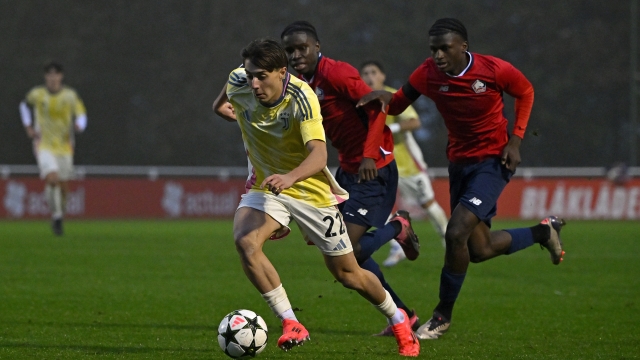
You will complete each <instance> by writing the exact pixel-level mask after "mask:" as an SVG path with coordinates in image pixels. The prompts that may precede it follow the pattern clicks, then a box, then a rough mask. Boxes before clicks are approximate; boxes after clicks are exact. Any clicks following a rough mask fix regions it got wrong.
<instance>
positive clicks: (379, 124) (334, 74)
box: [280, 21, 420, 336]
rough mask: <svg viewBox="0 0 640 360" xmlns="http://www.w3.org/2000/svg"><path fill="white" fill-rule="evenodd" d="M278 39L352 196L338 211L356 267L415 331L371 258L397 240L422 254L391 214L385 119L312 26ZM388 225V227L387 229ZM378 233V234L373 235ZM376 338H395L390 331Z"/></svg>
mask: <svg viewBox="0 0 640 360" xmlns="http://www.w3.org/2000/svg"><path fill="white" fill-rule="evenodd" d="M280 38H281V39H282V43H283V44H284V48H285V50H286V52H287V55H288V56H289V65H290V66H291V67H292V68H293V69H294V70H295V71H296V72H297V73H298V74H299V76H300V78H301V79H302V80H304V81H305V82H307V83H308V84H309V86H311V88H312V89H313V90H314V91H315V93H316V95H317V96H318V100H319V101H320V107H321V111H322V117H323V118H324V120H323V122H322V125H323V126H324V129H325V132H326V133H327V137H328V138H329V139H331V144H332V145H333V146H334V147H335V148H336V149H337V150H338V155H339V161H340V167H339V168H338V170H337V172H336V179H337V181H338V183H339V184H340V186H342V187H343V188H345V189H346V190H347V191H348V192H349V195H350V196H349V200H347V201H346V202H344V203H342V204H340V211H341V212H342V215H343V216H344V220H345V222H346V225H347V232H348V233H349V238H350V239H351V241H352V242H353V247H354V252H355V255H356V258H357V259H358V263H359V264H360V266H362V267H363V268H364V269H367V270H369V271H371V272H372V273H374V274H376V276H378V279H380V282H381V283H382V285H383V286H384V287H385V289H387V291H389V292H390V293H391V296H392V297H393V300H394V301H395V303H396V305H398V307H400V308H401V309H403V310H405V311H406V312H407V314H409V316H410V317H411V324H412V326H413V327H414V328H417V327H418V326H419V319H418V316H417V315H416V314H415V312H414V311H413V310H411V309H410V308H409V307H408V306H406V305H405V304H404V302H403V301H402V300H401V299H400V298H399V297H398V296H397V294H396V293H395V292H394V291H393V289H392V288H391V286H390V285H389V284H388V283H387V282H386V281H385V278H384V275H383V274H382V271H381V270H380V266H379V265H378V264H377V263H376V262H375V261H374V260H373V259H372V258H371V255H372V254H373V253H374V252H375V251H376V250H378V249H379V248H380V247H381V246H382V245H384V244H386V243H388V242H389V241H390V240H392V239H393V238H396V239H398V241H399V242H400V244H401V246H402V247H403V249H404V252H405V253H406V254H407V257H408V258H409V260H415V259H416V258H417V257H418V254H419V247H420V245H419V243H418V237H417V236H416V235H415V233H414V232H413V229H412V227H411V218H410V217H409V213H408V212H406V211H404V210H399V211H398V212H397V213H396V214H395V215H394V217H393V218H392V219H391V220H390V221H389V222H388V223H386V220H387V219H388V217H389V214H390V213H391V211H392V210H393V206H394V204H395V201H396V193H397V189H398V168H397V166H396V162H395V160H394V158H393V136H392V135H391V131H390V130H389V128H388V127H387V126H385V118H386V114H384V113H382V112H381V111H380V110H379V109H378V106H373V107H367V108H360V109H358V108H356V103H357V102H358V100H360V98H361V97H362V96H364V95H365V94H367V93H369V92H370V91H371V89H370V88H369V87H368V86H367V84H365V83H364V81H362V79H361V78H360V74H359V73H358V70H357V69H355V68H354V67H353V66H351V65H349V64H347V63H345V62H342V61H336V60H333V59H330V58H328V57H326V56H323V55H322V54H321V53H320V41H319V40H318V34H317V32H316V29H315V27H314V26H313V25H311V24H310V23H308V22H306V21H296V22H293V23H291V24H289V25H288V26H287V27H286V28H285V29H284V30H283V31H282V33H281V35H280ZM385 223H386V224H385ZM372 227H376V228H377V229H376V230H375V231H369V229H370V228H372ZM378 335H386V336H390V335H392V332H391V328H390V327H389V326H387V327H385V329H384V330H383V331H382V332H380V333H379V334H378Z"/></svg>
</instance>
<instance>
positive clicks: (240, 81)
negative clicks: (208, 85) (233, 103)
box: [227, 67, 247, 99]
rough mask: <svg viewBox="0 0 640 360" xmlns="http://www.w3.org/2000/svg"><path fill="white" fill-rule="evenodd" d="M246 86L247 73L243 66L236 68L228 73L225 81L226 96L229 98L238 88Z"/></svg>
mask: <svg viewBox="0 0 640 360" xmlns="http://www.w3.org/2000/svg"><path fill="white" fill-rule="evenodd" d="M245 86H247V73H246V71H245V70H244V68H241V67H240V68H237V69H235V70H233V71H232V72H231V73H230V74H229V80H228V81H227V97H228V98H229V99H231V97H232V96H233V94H234V93H235V92H237V91H238V90H239V89H241V88H243V87H245Z"/></svg>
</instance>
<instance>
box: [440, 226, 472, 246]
mask: <svg viewBox="0 0 640 360" xmlns="http://www.w3.org/2000/svg"><path fill="white" fill-rule="evenodd" d="M467 237H468V232H467V231H466V230H465V229H463V228H461V227H459V226H453V225H451V224H449V226H447V231H446V232H445V234H444V239H445V241H446V243H447V246H453V247H456V246H464V245H465V244H466V242H467Z"/></svg>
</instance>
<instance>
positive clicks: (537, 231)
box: [529, 224, 551, 244]
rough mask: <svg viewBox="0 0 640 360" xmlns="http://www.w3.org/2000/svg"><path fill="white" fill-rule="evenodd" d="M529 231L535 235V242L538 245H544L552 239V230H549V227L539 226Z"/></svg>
mask: <svg viewBox="0 0 640 360" xmlns="http://www.w3.org/2000/svg"><path fill="white" fill-rule="evenodd" d="M529 229H531V232H532V233H533V241H534V242H537V243H538V244H544V243H546V242H547V241H549V238H551V229H549V226H548V225H543V224H538V225H536V226H532V227H530V228H529Z"/></svg>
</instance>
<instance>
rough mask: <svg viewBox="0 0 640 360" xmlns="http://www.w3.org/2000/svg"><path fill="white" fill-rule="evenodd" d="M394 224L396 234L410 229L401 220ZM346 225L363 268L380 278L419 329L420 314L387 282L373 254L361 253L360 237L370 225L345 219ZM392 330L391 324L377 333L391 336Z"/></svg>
mask: <svg viewBox="0 0 640 360" xmlns="http://www.w3.org/2000/svg"><path fill="white" fill-rule="evenodd" d="M394 224H396V225H398V228H399V230H398V231H396V235H397V233H398V232H400V231H403V229H404V232H405V233H406V232H408V229H406V227H403V225H402V224H400V222H399V221H394ZM345 227H346V228H347V234H348V235H349V239H350V240H351V245H352V247H353V249H354V251H353V255H354V256H355V258H356V260H357V263H358V264H359V265H360V267H361V268H363V269H365V270H367V271H368V272H370V273H371V274H373V275H374V276H375V277H376V278H377V279H378V282H380V283H381V284H382V287H383V288H384V289H385V290H386V291H387V292H388V293H389V294H390V295H391V298H392V299H393V302H394V303H395V304H396V306H397V307H399V308H400V309H402V310H404V312H405V313H406V314H408V316H409V321H410V323H411V325H412V326H413V328H414V330H415V329H417V328H418V327H419V326H420V322H419V319H418V316H417V315H416V313H415V311H414V310H412V309H410V308H409V307H408V306H407V305H406V304H405V303H404V302H403V301H402V299H400V297H399V296H398V295H397V294H396V293H395V291H394V290H393V288H392V287H391V286H390V285H389V284H388V283H387V281H386V279H385V278H384V274H383V273H382V270H381V269H380V266H379V265H378V263H376V262H375V261H374V260H373V259H372V258H371V256H369V255H367V256H366V257H365V255H363V254H361V253H360V250H361V247H360V239H361V238H362V236H363V235H364V234H365V233H366V232H367V230H369V228H368V227H364V226H362V225H359V224H354V223H351V222H346V221H345ZM411 232H413V230H411ZM352 236H353V238H352ZM405 237H406V235H405ZM354 239H355V240H354ZM392 330H393V329H392V327H391V326H386V327H385V328H384V329H383V330H382V332H380V333H378V334H376V335H381V336H391V335H393V333H392Z"/></svg>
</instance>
